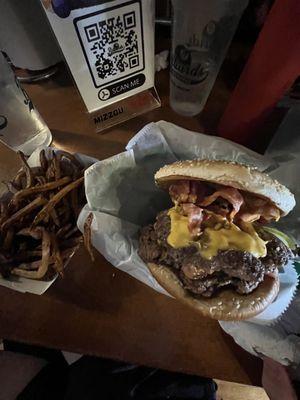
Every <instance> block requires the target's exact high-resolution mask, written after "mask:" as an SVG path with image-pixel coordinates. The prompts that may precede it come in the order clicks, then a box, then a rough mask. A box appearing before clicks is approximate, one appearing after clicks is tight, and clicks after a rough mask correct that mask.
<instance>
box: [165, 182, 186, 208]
mask: <svg viewBox="0 0 300 400" xmlns="http://www.w3.org/2000/svg"><path fill="white" fill-rule="evenodd" d="M169 194H170V197H171V199H172V200H173V201H174V202H176V203H187V202H188V198H189V194H190V181H187V180H181V181H178V182H176V183H174V184H173V185H170V187H169Z"/></svg>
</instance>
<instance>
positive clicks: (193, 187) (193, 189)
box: [169, 179, 209, 204]
mask: <svg viewBox="0 0 300 400" xmlns="http://www.w3.org/2000/svg"><path fill="white" fill-rule="evenodd" d="M208 193H209V192H208V186H207V185H206V184H205V183H203V182H200V181H199V182H198V181H189V180H187V179H182V180H180V181H178V182H176V183H174V184H173V185H171V186H170V187H169V194H170V197H171V199H172V200H173V201H174V202H176V203H178V204H181V203H192V204H199V203H200V202H201V201H202V200H203V199H204V198H205V196H207V194H208Z"/></svg>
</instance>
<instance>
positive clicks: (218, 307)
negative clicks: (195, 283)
mask: <svg viewBox="0 0 300 400" xmlns="http://www.w3.org/2000/svg"><path fill="white" fill-rule="evenodd" d="M148 268H149V270H150V272H151V273H152V275H153V276H154V278H155V279H156V280H157V281H158V283H159V284H160V285H161V286H162V287H163V288H165V289H166V291H167V292H169V293H170V294H171V295H172V296H173V297H175V298H177V299H178V300H180V301H181V302H182V303H185V304H187V305H189V306H190V307H193V308H194V309H195V310H197V311H199V312H200V313H201V314H202V315H204V316H206V317H210V318H213V319H218V320H226V321H240V320H243V319H248V318H251V317H254V316H255V315H257V314H259V313H261V312H262V311H263V310H264V309H265V308H266V307H267V306H268V305H269V304H271V303H272V301H273V300H274V299H275V298H276V296H277V294H278V292H279V279H278V276H277V275H276V276H275V277H274V278H272V277H269V276H265V279H264V281H263V282H261V283H260V284H259V286H258V287H257V289H255V290H254V291H253V292H252V293H250V294H238V293H236V292H235V291H233V290H231V289H222V290H220V292H218V293H217V294H216V295H215V296H214V297H211V298H206V297H201V296H199V297H196V296H194V295H192V294H191V293H189V292H188V291H187V290H185V289H184V288H183V286H182V283H181V281H180V280H179V279H178V277H177V276H176V274H174V272H172V271H171V270H170V269H169V268H168V267H164V266H161V265H157V264H153V263H149V264H148Z"/></svg>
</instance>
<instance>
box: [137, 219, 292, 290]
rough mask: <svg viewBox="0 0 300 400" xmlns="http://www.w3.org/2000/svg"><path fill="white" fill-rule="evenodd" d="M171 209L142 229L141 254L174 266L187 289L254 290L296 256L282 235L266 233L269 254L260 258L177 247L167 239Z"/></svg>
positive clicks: (232, 252) (148, 258)
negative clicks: (203, 253)
mask: <svg viewBox="0 0 300 400" xmlns="http://www.w3.org/2000/svg"><path fill="white" fill-rule="evenodd" d="M167 212H168V211H163V212H161V213H159V214H158V216H157V218H156V222H155V223H154V224H153V225H148V226H146V227H145V228H143V229H142V231H141V235H140V243H139V255H140V257H141V258H142V259H143V261H145V262H154V263H156V264H160V265H165V266H167V267H170V268H172V270H173V271H174V272H176V274H177V275H178V277H179V278H180V280H181V282H182V283H183V286H184V288H185V289H187V290H189V291H190V292H192V293H194V294H196V295H202V296H206V297H210V296H212V295H213V294H214V293H215V292H216V291H217V290H218V289H219V288H221V287H224V286H231V287H233V288H234V289H235V290H236V291H237V292H238V293H242V294H247V293H251V292H252V291H253V290H254V289H256V287H257V286H258V285H259V283H260V282H262V281H263V279H264V275H265V274H266V273H270V272H274V270H275V269H276V268H277V267H279V266H282V265H285V264H286V263H287V261H288V260H289V259H290V258H291V257H292V252H291V250H290V249H289V248H287V247H286V246H285V245H284V244H283V243H282V242H281V241H280V240H279V239H277V238H276V237H275V236H273V235H271V234H267V233H264V234H263V235H264V236H263V239H264V240H268V241H269V242H268V243H267V256H266V257H264V258H256V257H254V256H253V255H252V254H250V253H247V252H244V251H236V250H226V251H219V252H218V254H217V255H216V256H215V257H213V258H212V259H211V260H207V259H205V258H203V257H201V255H200V254H199V252H198V251H197V248H196V247H195V246H188V247H184V248H180V249H174V248H173V247H171V246H170V245H169V244H168V242H167V237H168V236H169V233H170V229H171V221H170V218H169V216H168V215H167Z"/></svg>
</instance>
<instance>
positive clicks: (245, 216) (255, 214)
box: [237, 197, 280, 222]
mask: <svg viewBox="0 0 300 400" xmlns="http://www.w3.org/2000/svg"><path fill="white" fill-rule="evenodd" d="M237 218H239V219H241V220H242V221H244V222H254V221H258V220H260V219H262V220H263V221H274V220H275V221H277V220H278V219H279V218H280V211H279V209H278V208H277V207H276V206H275V205H273V204H271V203H270V202H269V201H268V200H265V199H260V198H255V197H251V198H248V199H246V204H245V207H244V209H242V210H241V211H240V212H239V213H238V215H237Z"/></svg>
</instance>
